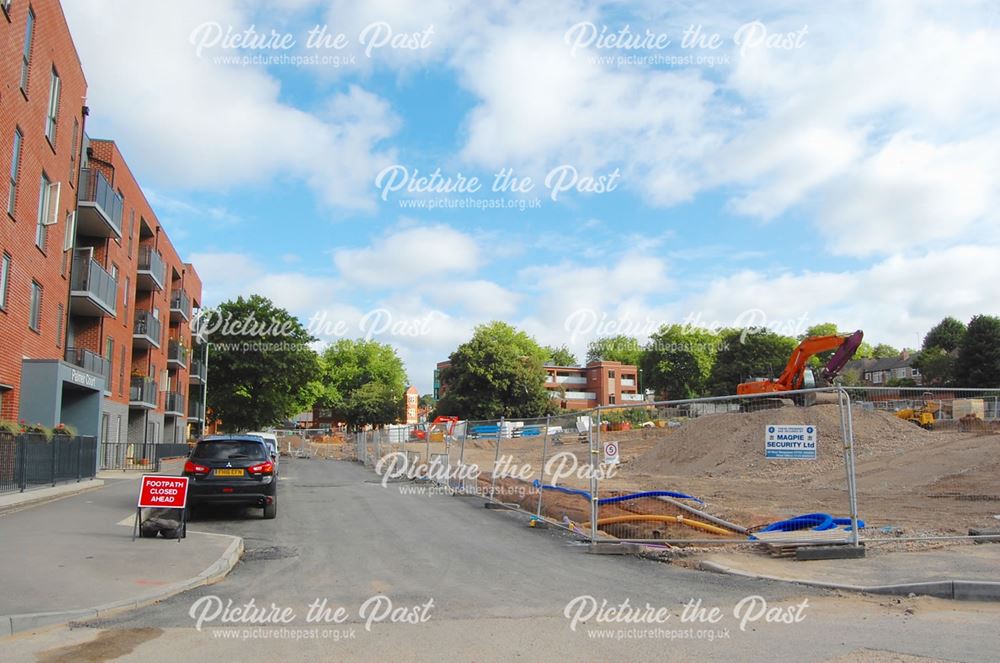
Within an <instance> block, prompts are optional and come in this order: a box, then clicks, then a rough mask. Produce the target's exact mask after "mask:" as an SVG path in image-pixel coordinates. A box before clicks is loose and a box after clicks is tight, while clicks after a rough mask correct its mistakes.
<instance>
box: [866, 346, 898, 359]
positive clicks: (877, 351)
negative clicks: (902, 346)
mask: <svg viewBox="0 0 1000 663" xmlns="http://www.w3.org/2000/svg"><path fill="white" fill-rule="evenodd" d="M898 356H899V350H897V349H896V348H894V347H892V346H891V345H889V344H888V343H879V344H878V345H876V346H875V347H874V348H872V359H895V358H896V357H898Z"/></svg>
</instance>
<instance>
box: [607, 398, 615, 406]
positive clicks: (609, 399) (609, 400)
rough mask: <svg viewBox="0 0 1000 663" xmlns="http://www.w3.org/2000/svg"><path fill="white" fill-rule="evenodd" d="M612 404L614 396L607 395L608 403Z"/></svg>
mask: <svg viewBox="0 0 1000 663" xmlns="http://www.w3.org/2000/svg"><path fill="white" fill-rule="evenodd" d="M614 404H615V397H614V396H608V405H614Z"/></svg>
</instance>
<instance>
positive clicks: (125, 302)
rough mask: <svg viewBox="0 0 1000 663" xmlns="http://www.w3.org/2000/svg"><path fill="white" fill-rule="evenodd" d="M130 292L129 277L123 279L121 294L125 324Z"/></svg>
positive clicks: (130, 281)
mask: <svg viewBox="0 0 1000 663" xmlns="http://www.w3.org/2000/svg"><path fill="white" fill-rule="evenodd" d="M131 290H132V279H131V277H128V276H126V277H125V291H124V292H123V293H122V309H123V310H124V311H125V313H126V315H124V316H122V317H123V318H124V320H125V324H126V325H127V324H128V293H129V292H130V291H131Z"/></svg>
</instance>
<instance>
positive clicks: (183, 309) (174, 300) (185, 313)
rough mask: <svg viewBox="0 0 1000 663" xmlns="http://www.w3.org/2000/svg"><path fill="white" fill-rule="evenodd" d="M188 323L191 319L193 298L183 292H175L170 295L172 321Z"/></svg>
mask: <svg viewBox="0 0 1000 663" xmlns="http://www.w3.org/2000/svg"><path fill="white" fill-rule="evenodd" d="M182 319H183V320H184V321H185V322H187V321H188V320H190V319H191V298H190V297H188V294H187V293H186V292H184V291H183V290H174V291H173V292H171V293H170V321H171V322H180V321H181V320H182Z"/></svg>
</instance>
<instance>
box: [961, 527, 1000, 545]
mask: <svg viewBox="0 0 1000 663" xmlns="http://www.w3.org/2000/svg"><path fill="white" fill-rule="evenodd" d="M969 536H981V537H985V538H982V539H974V541H975V542H976V543H1000V527H990V528H981V527H973V528H971V529H969Z"/></svg>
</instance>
